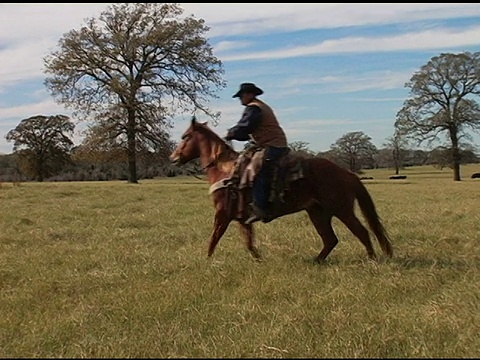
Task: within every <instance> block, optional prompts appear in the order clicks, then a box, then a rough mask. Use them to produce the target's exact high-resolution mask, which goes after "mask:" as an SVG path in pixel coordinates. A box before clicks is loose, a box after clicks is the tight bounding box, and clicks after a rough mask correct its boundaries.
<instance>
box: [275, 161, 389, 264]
mask: <svg viewBox="0 0 480 360" xmlns="http://www.w3.org/2000/svg"><path fill="white" fill-rule="evenodd" d="M301 162H302V167H303V171H304V177H303V178H302V179H300V180H297V181H294V182H292V183H291V184H290V186H289V189H288V190H287V191H286V193H285V198H284V200H285V203H284V204H283V205H282V206H281V209H280V211H281V212H282V213H283V214H285V215H286V214H290V213H294V212H298V211H301V210H306V211H307V213H308V215H309V217H310V220H311V221H312V223H313V225H314V226H315V229H316V230H317V232H318V234H319V235H320V236H321V238H322V240H323V243H324V248H323V249H322V251H321V252H320V254H319V255H318V256H317V261H321V260H324V259H325V258H326V257H327V256H328V254H329V253H330V252H331V251H332V250H333V248H334V247H335V246H336V245H337V243H338V238H337V236H336V235H335V232H334V230H333V228H332V224H331V222H332V218H333V217H334V216H335V217H337V218H338V219H339V220H340V221H342V222H343V223H344V224H345V225H346V226H347V228H348V229H349V230H350V231H351V232H352V233H353V234H354V235H355V236H356V237H357V238H358V239H359V240H360V241H361V243H362V244H363V245H364V246H365V248H366V250H367V254H368V256H369V257H370V258H372V259H373V258H375V257H376V255H375V251H374V249H373V246H372V243H371V241H370V236H369V232H368V230H367V229H366V228H365V227H364V226H363V225H362V223H361V222H360V220H359V219H358V217H357V216H356V215H355V200H357V201H358V205H359V207H360V209H361V211H362V213H363V214H364V217H365V219H366V220H367V222H368V224H369V227H370V228H371V230H372V232H373V233H374V234H375V236H376V237H377V239H378V241H379V243H380V246H381V248H382V250H383V251H384V253H385V254H386V255H387V256H392V254H393V249H392V246H391V243H390V239H389V237H388V234H387V233H386V231H385V228H384V227H383V225H382V223H381V221H380V218H379V216H378V213H377V211H376V208H375V205H374V203H373V200H372V198H371V196H370V194H369V193H368V190H367V189H366V187H365V185H364V184H363V183H362V182H361V180H360V179H359V178H358V176H357V175H356V174H354V173H352V172H350V171H348V170H346V169H343V168H341V167H339V166H338V165H336V164H334V163H333V162H331V161H329V160H327V159H324V158H319V157H311V158H305V159H302V160H301ZM282 216H283V215H282Z"/></svg>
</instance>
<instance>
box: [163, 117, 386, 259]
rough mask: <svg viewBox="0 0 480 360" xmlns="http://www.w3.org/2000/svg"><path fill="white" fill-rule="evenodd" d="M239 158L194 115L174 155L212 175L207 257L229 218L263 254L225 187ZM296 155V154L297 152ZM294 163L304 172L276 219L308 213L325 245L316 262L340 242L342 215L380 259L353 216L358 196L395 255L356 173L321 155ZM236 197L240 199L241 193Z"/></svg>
mask: <svg viewBox="0 0 480 360" xmlns="http://www.w3.org/2000/svg"><path fill="white" fill-rule="evenodd" d="M239 156H240V153H239V152H237V151H235V150H234V149H233V148H232V147H231V146H230V145H228V144H227V143H226V142H225V141H224V140H223V139H221V138H220V137H219V136H218V135H216V134H215V133H214V132H213V131H212V130H211V129H210V128H209V127H208V126H207V123H200V122H197V121H196V119H195V117H193V118H192V121H191V124H190V126H189V127H188V129H187V130H186V131H185V132H184V134H183V136H182V141H181V142H180V143H179V144H178V146H177V148H176V149H175V150H174V152H173V153H172V154H171V155H170V159H171V160H172V162H173V163H174V164H179V165H182V164H185V163H187V162H188V161H190V160H194V159H197V158H200V163H201V164H202V166H203V169H204V170H205V172H206V175H207V177H208V181H209V183H210V185H211V188H210V192H211V194H212V197H213V204H214V206H215V222H214V230H213V234H212V235H211V238H210V246H209V249H208V256H212V255H213V252H214V251H215V247H216V245H217V243H218V241H219V240H220V238H221V237H222V236H223V234H224V233H225V231H226V230H227V227H228V225H229V224H230V222H231V221H232V220H236V221H237V222H238V223H239V225H240V230H241V232H242V234H243V236H244V238H245V240H246V246H247V248H248V250H249V251H250V253H251V254H252V255H253V256H254V257H255V258H260V254H259V253H258V251H257V249H256V247H255V245H254V233H253V226H252V224H245V223H244V222H245V220H246V217H245V216H238V213H237V212H235V211H232V206H231V204H232V201H231V196H232V194H231V191H232V189H231V188H229V187H228V186H222V185H221V184H222V183H223V181H224V180H225V179H229V178H231V176H232V169H233V168H234V166H235V164H236V161H237V160H238V159H239ZM289 156H292V155H289ZM293 156H296V155H295V154H293ZM296 161H297V162H300V163H301V166H302V168H303V173H304V176H303V177H301V178H300V179H298V180H294V181H291V182H290V183H289V184H288V185H287V186H288V187H287V189H286V191H285V193H284V198H283V203H282V205H281V207H280V210H279V213H277V217H281V216H283V215H287V214H292V213H296V212H298V211H301V210H305V211H306V212H307V213H308V216H309V218H310V220H311V221H312V223H313V225H314V226H315V229H316V230H317V232H318V234H319V235H320V237H321V238H322V240H323V249H322V250H321V252H320V253H319V254H318V256H317V257H316V258H315V260H316V261H317V262H321V261H323V260H324V259H325V258H326V257H327V256H328V254H330V252H331V251H332V250H333V248H334V247H335V246H336V245H337V243H338V238H337V236H336V235H335V232H334V230H333V228H332V218H333V217H334V216H335V217H337V218H338V219H340V220H341V221H342V222H343V223H344V224H345V225H346V226H347V228H348V229H349V230H350V231H351V232H352V233H353V234H354V235H355V236H356V237H357V238H358V239H359V240H360V241H361V243H362V244H363V245H364V246H365V248H366V250H367V254H368V256H369V258H371V259H375V258H376V255H375V251H374V249H373V246H372V242H371V241H370V235H369V232H368V230H367V229H366V228H365V227H364V226H363V225H362V223H361V222H360V220H359V219H358V218H357V217H356V216H355V212H354V205H355V200H357V201H358V204H359V206H360V209H361V211H362V213H363V215H364V217H365V218H366V220H367V222H368V225H369V227H370V229H371V230H372V231H373V233H374V234H375V236H376V238H377V240H378V241H379V243H380V246H381V248H382V250H383V252H384V253H385V254H386V255H387V256H389V257H391V256H392V255H393V249H392V245H391V243H390V240H389V237H388V235H387V232H386V231H385V228H384V226H383V225H382V223H381V221H380V219H379V216H378V214H377V211H376V209H375V205H374V203H373V200H372V198H371V196H370V194H369V193H368V191H367V189H366V188H365V186H364V184H363V183H362V182H361V180H360V179H359V177H358V176H357V175H355V174H354V173H352V172H350V171H348V170H346V169H343V168H341V167H339V166H337V165H336V164H334V163H333V162H331V161H329V160H327V159H323V158H320V157H300V156H297V160H296ZM218 184H220V186H218ZM233 191H235V190H233ZM237 191H240V190H237ZM237 195H238V194H237ZM233 197H234V198H237V197H238V196H233Z"/></svg>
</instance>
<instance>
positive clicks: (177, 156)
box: [170, 141, 184, 162]
mask: <svg viewBox="0 0 480 360" xmlns="http://www.w3.org/2000/svg"><path fill="white" fill-rule="evenodd" d="M183 143H184V141H182V142H181V143H180V144H178V146H177V148H176V149H175V150H174V151H173V152H172V153H171V154H170V161H172V162H179V161H180V158H181V155H182V152H181V149H182V148H183V146H184V145H183Z"/></svg>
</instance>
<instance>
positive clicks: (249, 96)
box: [240, 92, 254, 105]
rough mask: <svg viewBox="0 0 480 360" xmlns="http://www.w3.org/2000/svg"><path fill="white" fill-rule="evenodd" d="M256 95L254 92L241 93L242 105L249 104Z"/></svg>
mask: <svg viewBox="0 0 480 360" xmlns="http://www.w3.org/2000/svg"><path fill="white" fill-rule="evenodd" d="M253 98H254V95H253V94H252V93H248V92H244V93H241V94H240V100H241V101H242V105H247V104H248V103H250V101H252V99H253Z"/></svg>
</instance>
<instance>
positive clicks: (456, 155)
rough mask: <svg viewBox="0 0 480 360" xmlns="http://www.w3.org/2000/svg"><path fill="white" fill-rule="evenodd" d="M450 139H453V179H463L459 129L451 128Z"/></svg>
mask: <svg viewBox="0 0 480 360" xmlns="http://www.w3.org/2000/svg"><path fill="white" fill-rule="evenodd" d="M450 140H451V141H452V165H453V181H461V178H460V161H461V158H460V149H459V148H458V137H457V129H451V130H450Z"/></svg>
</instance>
